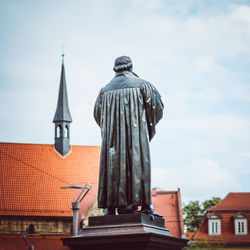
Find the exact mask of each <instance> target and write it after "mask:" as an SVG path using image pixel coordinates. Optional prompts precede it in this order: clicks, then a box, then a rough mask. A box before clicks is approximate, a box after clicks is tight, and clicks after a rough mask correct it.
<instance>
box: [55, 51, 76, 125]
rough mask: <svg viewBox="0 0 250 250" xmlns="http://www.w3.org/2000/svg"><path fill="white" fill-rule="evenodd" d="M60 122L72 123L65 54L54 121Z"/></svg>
mask: <svg viewBox="0 0 250 250" xmlns="http://www.w3.org/2000/svg"><path fill="white" fill-rule="evenodd" d="M59 121H66V122H72V118H71V115H70V112H69V106H68V95H67V88H66V77H65V69H64V54H63V55H62V70H61V79H60V88H59V95H58V101H57V108H56V113H55V116H54V119H53V122H59Z"/></svg>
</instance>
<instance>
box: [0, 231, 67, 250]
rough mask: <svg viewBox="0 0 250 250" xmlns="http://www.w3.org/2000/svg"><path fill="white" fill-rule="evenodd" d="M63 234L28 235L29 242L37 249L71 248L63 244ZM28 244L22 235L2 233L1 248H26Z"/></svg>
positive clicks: (21, 249) (14, 249)
mask: <svg viewBox="0 0 250 250" xmlns="http://www.w3.org/2000/svg"><path fill="white" fill-rule="evenodd" d="M61 238H62V236H29V237H26V239H27V240H28V242H29V243H30V244H31V245H33V246H34V249H35V250H45V249H46V250H69V248H68V247H66V246H63V243H62V241H61V240H60V239H61ZM24 249H28V245H27V244H26V243H25V242H24V240H23V239H22V237H21V236H17V235H15V236H14V235H10V236H8V235H0V250H24Z"/></svg>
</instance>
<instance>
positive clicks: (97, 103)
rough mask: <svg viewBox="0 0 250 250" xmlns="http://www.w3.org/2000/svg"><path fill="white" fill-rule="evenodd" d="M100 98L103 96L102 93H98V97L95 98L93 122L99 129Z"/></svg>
mask: <svg viewBox="0 0 250 250" xmlns="http://www.w3.org/2000/svg"><path fill="white" fill-rule="evenodd" d="M102 98H103V94H102V91H100V93H99V95H98V96H97V98H96V102H95V108H94V117H95V121H96V123H97V124H98V125H99V127H101V114H102Z"/></svg>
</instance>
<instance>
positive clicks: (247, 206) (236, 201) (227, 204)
mask: <svg viewBox="0 0 250 250" xmlns="http://www.w3.org/2000/svg"><path fill="white" fill-rule="evenodd" d="M208 211H209V212H212V211H214V212H215V211H250V193H229V194H228V195H227V196H226V197H225V198H224V199H223V200H222V201H221V202H220V203H219V204H217V205H216V206H214V207H212V208H210V209H208Z"/></svg>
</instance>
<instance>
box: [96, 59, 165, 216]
mask: <svg viewBox="0 0 250 250" xmlns="http://www.w3.org/2000/svg"><path fill="white" fill-rule="evenodd" d="M132 66H133V65H132V62H131V60H130V58H129V57H127V56H122V57H118V58H117V59H116V60H115V66H114V68H113V70H114V71H115V72H116V75H115V77H114V78H113V79H112V80H111V81H110V82H109V83H108V84H107V85H106V86H105V87H104V88H102V89H101V91H100V93H99V95H98V97H97V100H96V103H95V108H94V117H95V120H96V122H97V124H98V125H99V126H100V128H101V135H102V146H101V158H100V172H99V189H98V207H99V208H108V213H107V214H109V215H111V214H115V209H116V208H118V213H126V212H132V211H134V210H137V206H138V205H139V206H142V211H144V210H147V211H149V212H150V211H151V212H153V211H152V206H151V174H150V152H149V141H150V140H151V139H152V138H153V136H154V135H155V126H156V124H157V122H158V121H159V120H160V119H161V118H162V115H163V107H164V106H163V103H162V101H161V96H160V94H159V93H158V91H157V90H156V88H155V87H154V86H153V85H152V84H151V83H149V82H147V81H145V80H143V79H141V78H139V77H138V76H137V75H136V74H135V73H134V72H133V71H132V69H133V67H132Z"/></svg>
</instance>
